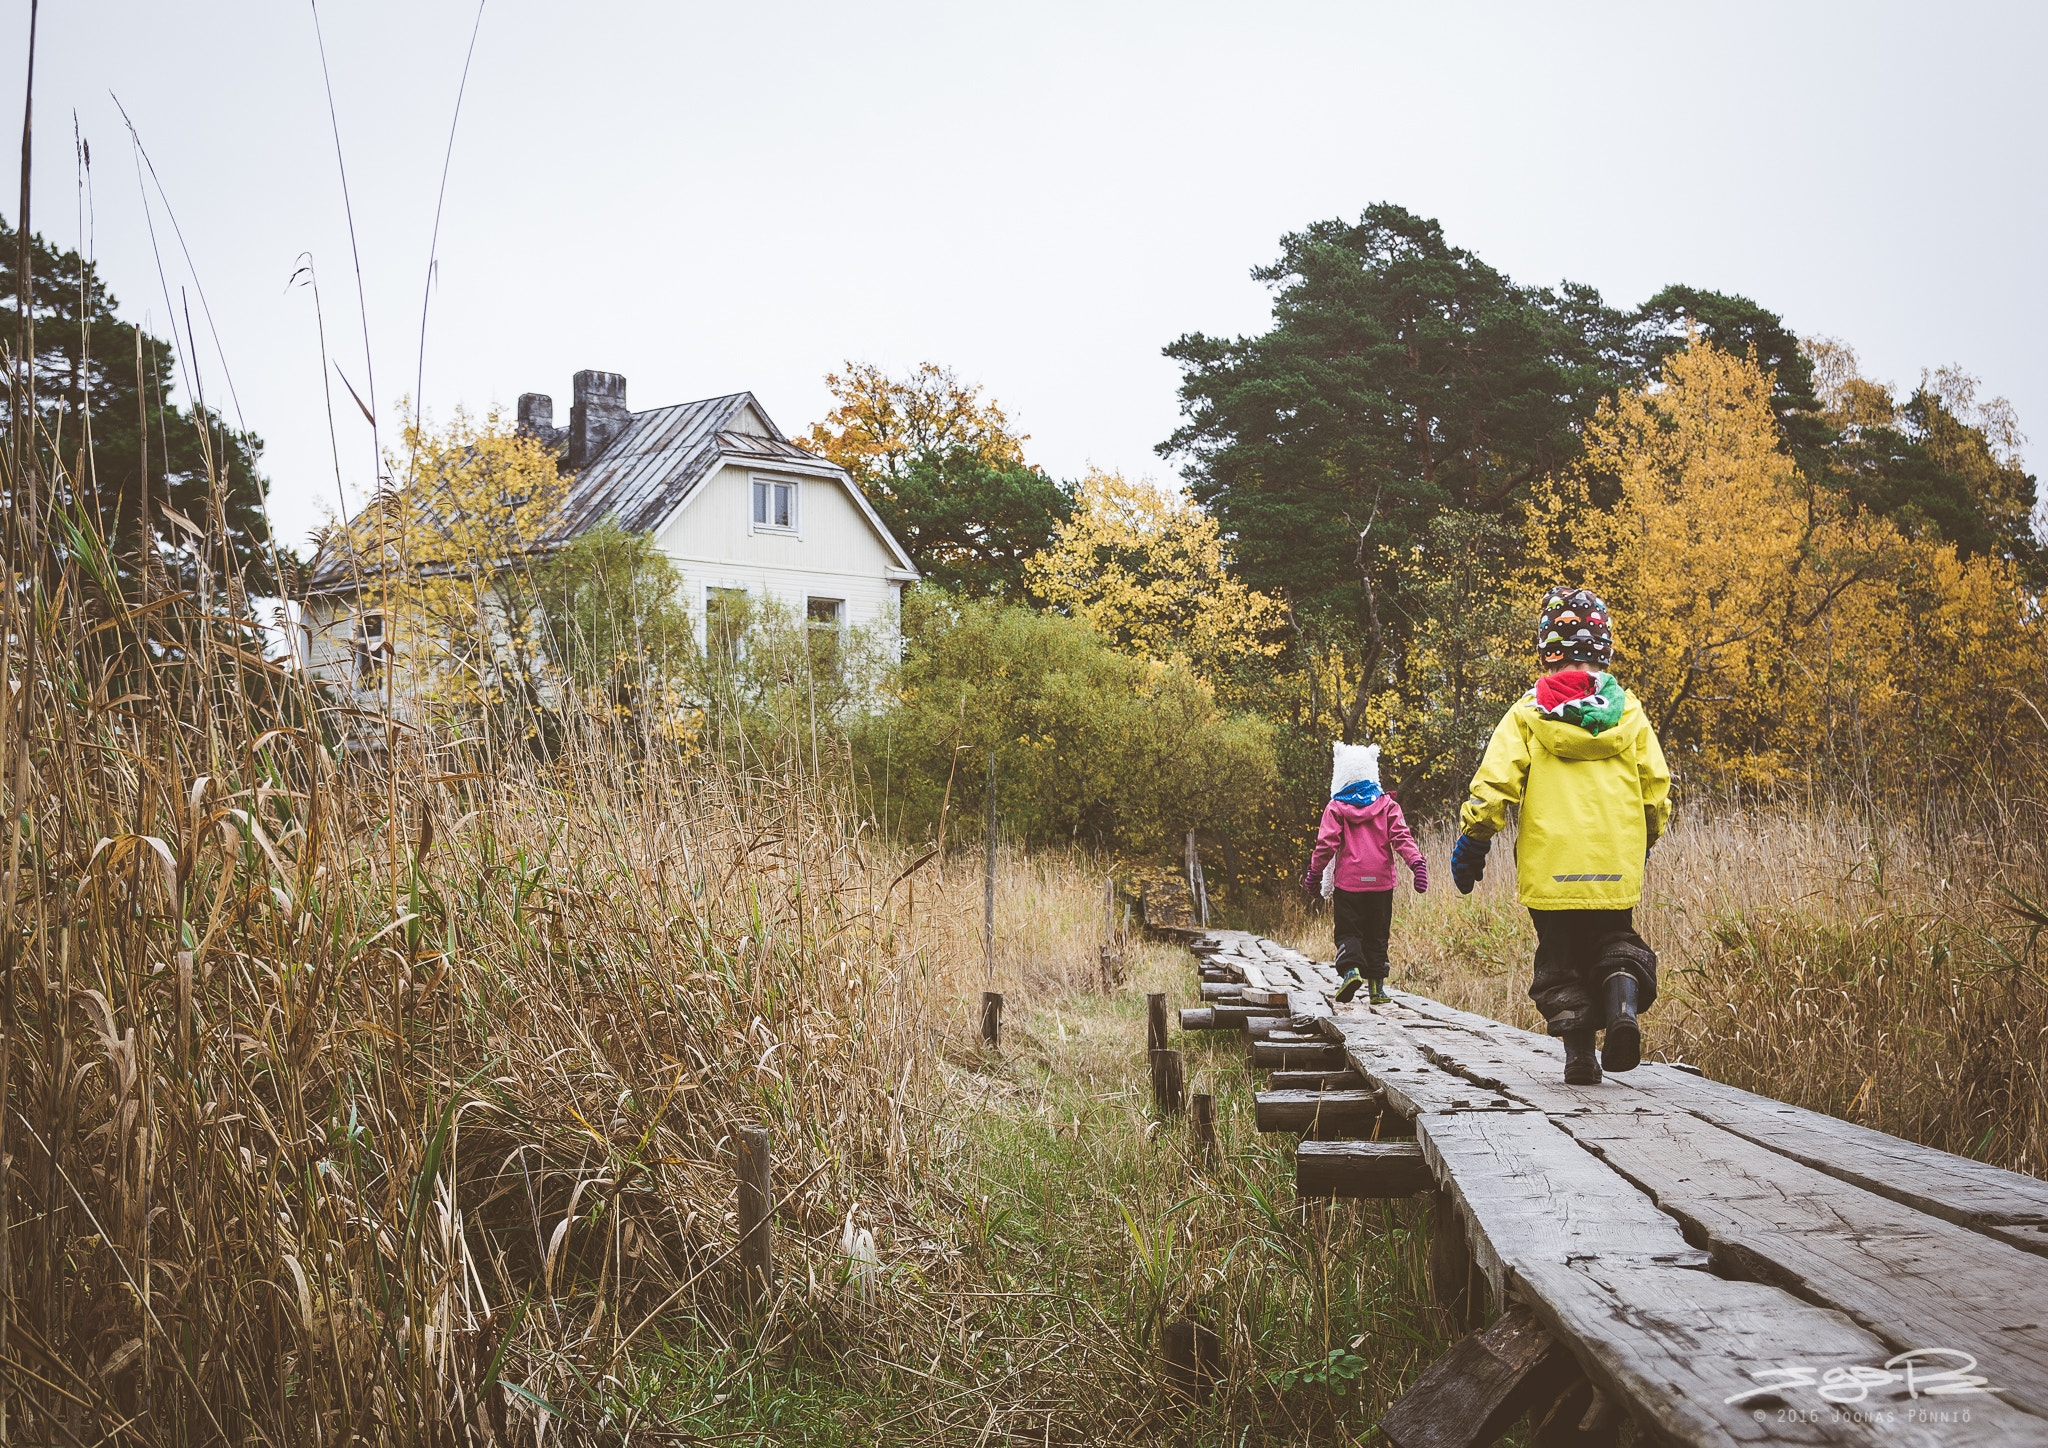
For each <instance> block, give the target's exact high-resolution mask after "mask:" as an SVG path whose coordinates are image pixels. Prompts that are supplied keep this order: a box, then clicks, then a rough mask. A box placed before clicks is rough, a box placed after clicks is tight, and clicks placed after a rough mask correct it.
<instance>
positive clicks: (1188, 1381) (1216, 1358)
mask: <svg viewBox="0 0 2048 1448" xmlns="http://www.w3.org/2000/svg"><path fill="white" fill-rule="evenodd" d="M1222 1369H1223V1340H1222V1339H1221V1338H1219V1337H1218V1336H1217V1335H1216V1334H1215V1332H1214V1331H1212V1330H1211V1329H1209V1328H1206V1327H1204V1326H1202V1325H1201V1324H1200V1323H1199V1322H1191V1321H1189V1320H1188V1319H1187V1318H1185V1317H1183V1318H1178V1319H1176V1320H1175V1321H1173V1322H1169V1323H1168V1324H1166V1331H1165V1332H1164V1333H1162V1334H1161V1335H1160V1339H1159V1375H1160V1377H1162V1378H1164V1379H1165V1380H1166V1390H1167V1392H1168V1393H1170V1394H1172V1395H1173V1396H1175V1397H1177V1398H1179V1399H1181V1400H1182V1401H1184V1402H1185V1401H1187V1400H1190V1399H1192V1400H1193V1401H1194V1402H1195V1403H1197V1404H1202V1403H1206V1402H1208V1401H1209V1389H1210V1387H1211V1385H1213V1384H1214V1383H1215V1381H1216V1379H1217V1378H1219V1377H1221V1376H1222Z"/></svg>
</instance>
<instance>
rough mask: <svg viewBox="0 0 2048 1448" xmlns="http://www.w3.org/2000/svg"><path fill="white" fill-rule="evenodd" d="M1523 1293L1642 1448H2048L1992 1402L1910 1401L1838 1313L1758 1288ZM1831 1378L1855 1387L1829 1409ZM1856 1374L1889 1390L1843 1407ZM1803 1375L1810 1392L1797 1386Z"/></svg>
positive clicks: (1666, 1278)
mask: <svg viewBox="0 0 2048 1448" xmlns="http://www.w3.org/2000/svg"><path fill="white" fill-rule="evenodd" d="M1516 1290H1517V1293H1518V1295H1519V1296H1520V1297H1521V1299H1522V1300H1523V1301H1525V1302H1527V1303H1528V1305H1529V1307H1530V1308H1531V1310H1532V1311H1533V1312H1534V1313H1535V1314H1536V1316H1537V1317H1538V1318H1539V1319H1541V1320H1542V1322H1543V1323H1544V1324H1545V1325H1546V1326H1548V1327H1549V1328H1550V1330H1551V1331H1552V1332H1553V1333H1554V1334H1556V1335H1557V1337H1558V1338H1559V1339H1560V1340H1562V1341H1564V1342H1566V1343H1567V1344H1568V1345H1569V1346H1570V1347H1571V1349H1572V1353H1573V1356H1574V1357H1576V1358H1577V1359H1578V1362H1579V1365H1580V1367H1581V1368H1583V1369H1584V1370H1585V1372H1586V1374H1587V1375H1588V1376H1589V1377H1591V1378H1592V1379H1593V1381H1594V1382H1595V1383H1597V1384H1598V1385H1599V1387H1600V1390H1601V1391H1602V1392H1603V1393H1606V1394H1607V1395H1608V1396H1609V1397H1611V1398H1613V1399H1614V1400H1615V1401H1616V1402H1617V1403H1621V1404H1623V1405H1625V1406H1626V1407H1627V1410H1628V1412H1629V1415H1630V1416H1631V1417H1633V1418H1634V1419H1635V1420H1636V1424H1637V1427H1638V1429H1639V1430H1642V1431H1639V1433H1638V1437H1637V1440H1636V1441H1637V1442H1642V1441H1644V1433H1645V1432H1646V1433H1647V1434H1648V1436H1649V1437H1650V1439H1651V1440H1652V1441H1658V1442H1673V1443H1685V1444H1698V1445H1710V1444H1711V1445H1729V1444H1780V1443H1788V1444H1829V1445H1834V1444H1856V1445H1873V1448H1875V1445H1883V1448H1993V1445H2018V1444H2030V1445H2039V1444H2042V1443H2048V1422H2044V1421H2043V1420H2042V1419H2040V1418H2038V1417H2034V1416H2032V1415H2030V1414H2028V1413H2026V1412H2024V1411H2022V1410H2021V1409H2019V1408H2016V1407H2014V1406H2012V1405H2010V1404H2007V1403H2003V1402H2000V1401H1999V1400H1998V1399H1997V1398H1995V1397H1991V1396H1989V1395H1987V1394H1984V1393H1970V1394H1966V1395H1959V1396H1948V1395H1943V1396H1922V1397H1919V1398H1913V1397H1911V1396H1909V1395H1908V1393H1907V1390H1906V1387H1905V1384H1904V1381H1903V1376H1902V1371H1901V1370H1889V1371H1888V1370H1886V1369H1885V1367H1884V1364H1885V1363H1886V1362H1887V1361H1888V1360H1890V1359H1891V1358H1892V1357H1893V1355H1894V1354H1893V1351H1892V1349H1891V1348H1890V1347H1889V1346H1888V1345H1887V1344H1885V1343H1883V1342H1881V1341H1879V1340H1878V1338H1877V1337H1875V1336H1874V1335H1872V1334H1871V1333H1869V1332H1866V1331H1865V1330H1863V1329H1862V1328H1860V1327H1858V1326H1857V1325H1856V1324H1855V1323H1854V1322H1852V1321H1851V1320H1850V1319H1849V1318H1848V1317H1847V1316H1845V1315H1844V1314H1842V1313H1839V1312H1833V1311H1830V1310H1828V1309H1826V1308H1821V1307H1815V1306H1813V1305H1812V1304H1810V1303H1806V1302H1802V1301H1800V1300H1799V1299H1798V1298H1796V1297H1794V1296H1792V1295H1791V1294H1790V1293H1788V1292H1784V1291H1781V1290H1780V1289H1778V1288H1776V1287H1771V1286H1767V1285H1765V1284H1764V1283H1760V1282H1729V1281H1725V1280H1723V1279H1721V1278H1718V1277H1714V1276H1711V1275H1709V1274H1707V1273H1705V1272H1690V1271H1684V1270H1676V1269H1668V1268H1648V1269H1642V1270H1634V1271H1631V1270H1626V1269H1623V1270H1618V1271H1610V1270H1608V1269H1606V1268H1605V1266H1604V1264H1597V1263H1595V1264H1580V1265H1575V1266H1564V1265H1561V1264H1553V1263H1538V1264H1532V1265H1531V1266H1530V1267H1529V1268H1528V1269H1527V1270H1526V1271H1524V1272H1521V1273H1519V1274H1518V1278H1517V1283H1516ZM1943 1366H1947V1364H1943ZM1787 1368H1795V1369H1804V1370H1806V1371H1805V1373H1789V1374H1788V1373H1787V1372H1786V1371H1785V1370H1786V1369H1787ZM1831 1372H1832V1373H1835V1374H1837V1381H1844V1380H1848V1381H1849V1382H1850V1385H1849V1386H1847V1387H1842V1388H1836V1389H1834V1390H1833V1392H1834V1397H1835V1399H1836V1400H1832V1401H1831V1400H1830V1399H1829V1398H1823V1397H1822V1396H1821V1393H1820V1384H1822V1383H1823V1382H1824V1381H1825V1375H1826V1374H1828V1373H1831ZM1859 1373H1860V1375H1861V1376H1862V1377H1864V1378H1865V1379H1866V1380H1873V1379H1876V1378H1877V1376H1878V1375H1879V1374H1881V1373H1883V1374H1886V1375H1887V1376H1888V1377H1890V1379H1891V1380H1890V1381H1876V1382H1873V1383H1872V1385H1871V1387H1870V1388H1869V1389H1868V1393H1869V1395H1868V1397H1866V1398H1863V1399H1861V1400H1858V1401H1849V1402H1843V1401H1839V1399H1840V1398H1843V1397H1853V1395H1854V1393H1855V1388H1854V1385H1853V1379H1852V1377H1851V1375H1852V1374H1859ZM1802 1376H1804V1377H1805V1378H1806V1381H1807V1382H1808V1383H1809V1384H1810V1385H1809V1386H1792V1385H1791V1384H1792V1383H1794V1382H1797V1381H1798V1380H1799V1379H1800V1378H1801V1377H1802ZM1774 1385H1775V1387H1776V1390H1775V1391H1773V1386H1774ZM1965 1414H1967V1416H1965Z"/></svg>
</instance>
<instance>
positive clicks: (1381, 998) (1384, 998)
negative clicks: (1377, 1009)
mask: <svg viewBox="0 0 2048 1448" xmlns="http://www.w3.org/2000/svg"><path fill="white" fill-rule="evenodd" d="M1393 1000H1394V998H1393V997H1392V996H1390V995H1388V994H1387V983H1386V982H1385V981H1384V980H1375V981H1374V982H1373V983H1372V994H1371V995H1370V996H1367V997H1366V1001H1367V1003H1368V1004H1370V1005H1376V1006H1384V1005H1391V1004H1392V1003H1393Z"/></svg>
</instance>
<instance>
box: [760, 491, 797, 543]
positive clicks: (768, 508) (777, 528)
mask: <svg viewBox="0 0 2048 1448" xmlns="http://www.w3.org/2000/svg"><path fill="white" fill-rule="evenodd" d="M754 527H755V529H756V531H768V532H778V533H794V532H795V531H796V484H795V483H782V482H777V481H775V480H774V479H773V478H756V479H754Z"/></svg>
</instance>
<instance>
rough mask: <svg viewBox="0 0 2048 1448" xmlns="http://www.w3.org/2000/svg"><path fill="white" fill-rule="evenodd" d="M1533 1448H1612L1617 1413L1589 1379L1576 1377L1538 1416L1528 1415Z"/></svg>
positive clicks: (1616, 1435)
mask: <svg viewBox="0 0 2048 1448" xmlns="http://www.w3.org/2000/svg"><path fill="white" fill-rule="evenodd" d="M1530 1418H1531V1419H1532V1420H1533V1421H1535V1423H1536V1431H1535V1432H1534V1433H1533V1434H1531V1435H1530V1442H1532V1443H1533V1444H1535V1445H1536V1448H1614V1445H1615V1444H1616V1443H1617V1442H1618V1441H1619V1440H1620V1436H1621V1414H1620V1413H1618V1412H1616V1411H1615V1410H1614V1405H1613V1404H1612V1403H1611V1402H1609V1401H1608V1399H1607V1396H1606V1395H1605V1394H1604V1393H1602V1392H1601V1391H1600V1390H1599V1389H1598V1388H1596V1387H1594V1386H1593V1384H1592V1382H1591V1381H1589V1380H1588V1379H1586V1378H1584V1377H1578V1378H1577V1380H1576V1381H1575V1382H1573V1383H1572V1385H1571V1386H1570V1387H1568V1388H1566V1389H1565V1390H1564V1391H1563V1392H1562V1393H1560V1394H1558V1396H1557V1401H1556V1402H1554V1403H1552V1404H1551V1405H1550V1411H1549V1412H1548V1413H1545V1414H1541V1415H1540V1416H1539V1415H1538V1414H1535V1413H1531V1414H1530Z"/></svg>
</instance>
